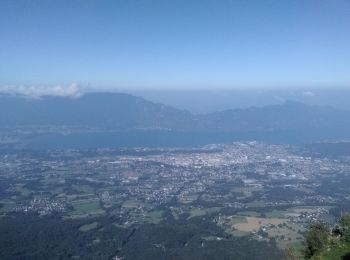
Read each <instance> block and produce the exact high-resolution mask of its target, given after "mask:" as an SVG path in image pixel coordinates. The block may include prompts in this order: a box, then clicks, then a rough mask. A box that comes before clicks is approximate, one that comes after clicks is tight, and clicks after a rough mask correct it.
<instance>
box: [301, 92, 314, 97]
mask: <svg viewBox="0 0 350 260" xmlns="http://www.w3.org/2000/svg"><path fill="white" fill-rule="evenodd" d="M303 96H305V97H313V96H315V93H314V92H312V91H304V92H303Z"/></svg>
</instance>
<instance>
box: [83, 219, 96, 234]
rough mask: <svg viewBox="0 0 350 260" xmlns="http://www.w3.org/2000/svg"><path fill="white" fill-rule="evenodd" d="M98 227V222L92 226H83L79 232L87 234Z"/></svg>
mask: <svg viewBox="0 0 350 260" xmlns="http://www.w3.org/2000/svg"><path fill="white" fill-rule="evenodd" d="M97 226H98V222H96V221H95V222H92V223H90V224H86V225H83V226H81V227H80V228H79V231H82V232H87V231H89V230H92V229H95V228H96V227H97Z"/></svg>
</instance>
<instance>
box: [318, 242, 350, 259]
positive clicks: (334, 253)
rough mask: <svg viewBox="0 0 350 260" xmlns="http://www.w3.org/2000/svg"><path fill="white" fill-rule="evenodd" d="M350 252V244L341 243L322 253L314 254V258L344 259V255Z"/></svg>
mask: <svg viewBox="0 0 350 260" xmlns="http://www.w3.org/2000/svg"><path fill="white" fill-rule="evenodd" d="M347 254H350V244H344V243H341V244H339V245H338V246H336V247H333V248H331V249H330V250H325V251H324V252H322V254H320V255H318V256H314V257H313V258H312V259H313V260H316V259H317V260H339V259H343V256H345V255H347Z"/></svg>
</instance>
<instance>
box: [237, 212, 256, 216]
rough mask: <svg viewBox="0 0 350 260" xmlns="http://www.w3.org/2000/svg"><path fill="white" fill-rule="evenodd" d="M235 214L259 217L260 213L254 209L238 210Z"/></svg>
mask: <svg viewBox="0 0 350 260" xmlns="http://www.w3.org/2000/svg"><path fill="white" fill-rule="evenodd" d="M237 215H239V216H246V217H260V215H261V213H259V212H256V211H240V212H238V213H237Z"/></svg>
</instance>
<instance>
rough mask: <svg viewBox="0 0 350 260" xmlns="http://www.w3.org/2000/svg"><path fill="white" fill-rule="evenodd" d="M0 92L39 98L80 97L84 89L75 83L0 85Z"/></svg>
mask: <svg viewBox="0 0 350 260" xmlns="http://www.w3.org/2000/svg"><path fill="white" fill-rule="evenodd" d="M0 94H13V95H23V96H27V97H32V98H40V97H42V96H59V97H80V96H81V95H83V94H84V91H83V89H82V88H81V87H80V86H78V84H76V83H72V84H70V85H56V86H24V85H20V86H16V85H7V86H0Z"/></svg>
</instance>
